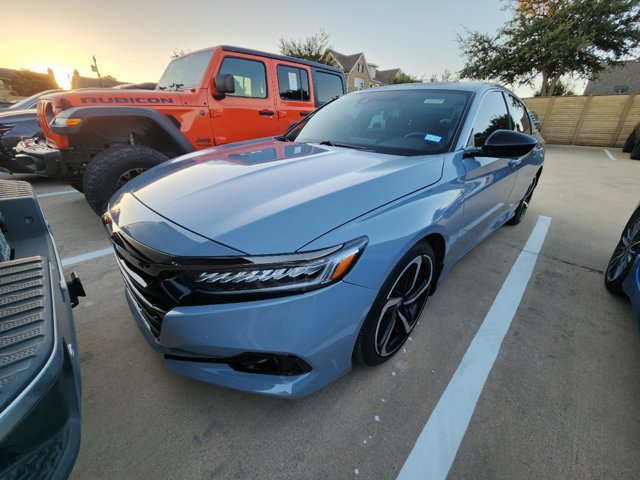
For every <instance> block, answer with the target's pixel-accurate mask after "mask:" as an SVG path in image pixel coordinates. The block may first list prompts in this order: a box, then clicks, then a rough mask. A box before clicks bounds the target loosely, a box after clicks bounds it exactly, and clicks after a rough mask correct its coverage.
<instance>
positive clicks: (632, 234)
mask: <svg viewBox="0 0 640 480" xmlns="http://www.w3.org/2000/svg"><path fill="white" fill-rule="evenodd" d="M638 252H640V208H639V209H638V210H636V211H635V212H634V213H633V215H632V216H631V218H630V219H629V222H628V223H627V225H626V226H625V227H624V230H623V231H622V235H621V236H620V241H619V242H618V245H617V246H616V249H615V250H614V251H613V254H612V255H611V259H610V260H609V264H608V265H607V271H606V272H605V276H604V284H605V286H606V287H607V289H608V290H609V291H611V292H613V293H617V294H622V293H624V292H623V291H622V282H624V279H625V278H626V277H627V275H628V274H629V270H630V269H631V266H632V265H633V261H634V260H635V258H636V255H637V254H638Z"/></svg>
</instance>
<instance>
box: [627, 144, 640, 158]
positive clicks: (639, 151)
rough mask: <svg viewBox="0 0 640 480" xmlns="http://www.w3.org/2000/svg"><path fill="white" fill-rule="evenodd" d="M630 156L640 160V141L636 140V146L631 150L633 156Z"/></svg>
mask: <svg viewBox="0 0 640 480" xmlns="http://www.w3.org/2000/svg"><path fill="white" fill-rule="evenodd" d="M629 158H630V159H631V160H640V141H639V142H636V146H635V147H633V150H631V156H630V157H629Z"/></svg>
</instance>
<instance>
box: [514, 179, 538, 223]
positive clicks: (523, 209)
mask: <svg viewBox="0 0 640 480" xmlns="http://www.w3.org/2000/svg"><path fill="white" fill-rule="evenodd" d="M537 183H538V177H534V178H533V182H531V185H529V188H528V189H527V193H526V194H525V196H524V198H523V199H522V200H520V203H519V204H518V207H517V208H516V211H515V213H514V214H513V217H511V219H510V220H509V221H508V222H507V225H518V224H519V223H520V222H521V221H522V219H523V218H524V216H525V215H526V214H527V210H528V208H529V203H531V197H533V191H534V190H535V189H536V185H537Z"/></svg>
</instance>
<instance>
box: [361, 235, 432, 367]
mask: <svg viewBox="0 0 640 480" xmlns="http://www.w3.org/2000/svg"><path fill="white" fill-rule="evenodd" d="M435 265H436V261H435V254H434V253H433V248H432V247H431V245H430V244H429V242H427V241H426V240H425V241H422V242H420V243H418V244H416V245H415V246H414V247H412V248H411V250H409V252H407V254H406V255H405V256H404V257H402V259H401V260H400V262H398V264H397V265H396V266H395V268H394V269H393V271H392V272H391V274H389V276H388V277H387V279H386V280H385V282H384V284H383V286H382V288H381V289H380V292H379V293H378V296H377V297H376V300H375V302H374V303H373V306H372V307H371V310H370V311H369V314H368V315H367V318H366V319H365V321H364V323H363V325H362V328H361V329H360V333H359V334H358V339H357V340H356V345H355V348H354V351H353V356H354V358H355V359H356V360H358V361H359V362H361V363H364V364H365V365H378V364H380V363H383V362H385V361H387V360H388V359H389V358H391V357H392V356H393V355H394V354H395V353H396V352H397V351H398V350H399V349H400V347H402V345H403V344H404V342H406V340H407V338H409V335H410V334H411V332H412V330H413V328H414V327H415V326H416V323H417V322H418V319H419V318H420V314H421V313H422V309H423V308H424V305H425V303H426V301H427V297H428V296H429V293H430V291H431V287H432V284H433V282H434V281H435Z"/></svg>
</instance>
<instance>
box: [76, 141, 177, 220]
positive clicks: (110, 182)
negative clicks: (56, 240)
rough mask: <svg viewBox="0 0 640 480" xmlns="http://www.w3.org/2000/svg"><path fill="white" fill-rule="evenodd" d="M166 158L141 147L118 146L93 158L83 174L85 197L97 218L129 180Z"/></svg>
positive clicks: (154, 151)
mask: <svg viewBox="0 0 640 480" xmlns="http://www.w3.org/2000/svg"><path fill="white" fill-rule="evenodd" d="M167 160H168V158H167V157H166V156H165V155H164V154H162V153H160V152H158V151H157V150H154V149H153V148H149V147H144V146H142V145H118V146H115V147H111V148H109V149H108V150H105V151H104V152H100V153H99V154H98V155H96V156H95V157H94V158H93V160H91V162H89V165H87V168H86V170H85V172H84V178H83V182H82V185H83V187H84V196H85V197H86V199H87V202H88V203H89V206H90V207H91V209H92V210H93V211H94V212H96V213H97V214H98V215H102V213H104V211H105V209H106V207H107V203H108V202H109V199H110V198H111V196H112V195H113V194H114V193H116V191H118V190H119V189H120V188H122V187H123V186H124V185H125V184H126V183H127V182H128V181H129V180H131V179H133V178H135V177H137V176H138V175H140V174H141V173H142V172H144V171H145V170H148V169H149V168H151V167H154V166H155V165H158V164H160V163H162V162H165V161H167Z"/></svg>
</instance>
